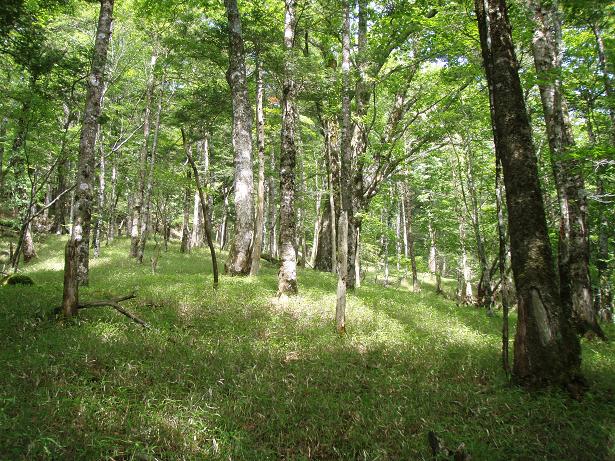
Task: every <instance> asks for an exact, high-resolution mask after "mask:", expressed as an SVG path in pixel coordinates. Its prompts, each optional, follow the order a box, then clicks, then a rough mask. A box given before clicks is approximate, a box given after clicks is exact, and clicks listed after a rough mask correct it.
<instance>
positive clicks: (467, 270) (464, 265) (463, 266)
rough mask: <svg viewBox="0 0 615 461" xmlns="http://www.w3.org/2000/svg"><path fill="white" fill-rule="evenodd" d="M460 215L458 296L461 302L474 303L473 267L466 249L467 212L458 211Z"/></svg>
mask: <svg viewBox="0 0 615 461" xmlns="http://www.w3.org/2000/svg"><path fill="white" fill-rule="evenodd" d="M457 214H458V217H459V243H460V245H461V257H460V259H461V261H460V264H459V266H460V267H459V281H460V283H459V287H458V290H457V297H458V299H459V302H460V303H461V304H473V303H474V294H473V292H472V268H471V267H470V264H469V263H468V252H467V249H466V229H465V227H466V224H465V213H464V212H463V211H460V210H458V211H457Z"/></svg>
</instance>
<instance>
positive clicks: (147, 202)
mask: <svg viewBox="0 0 615 461" xmlns="http://www.w3.org/2000/svg"><path fill="white" fill-rule="evenodd" d="M153 72H154V66H152V73H153ZM163 91H164V78H163V79H162V82H161V86H160V95H159V97H158V107H157V108H156V119H155V121H154V139H153V140H152V147H151V149H149V152H148V155H147V156H148V160H147V183H146V186H145V195H144V196H143V205H142V207H141V220H142V222H141V232H140V235H139V247H138V249H137V261H138V262H139V264H142V263H143V253H144V252H145V243H146V242H147V237H148V234H149V228H150V225H151V224H150V221H151V208H152V189H153V187H154V167H155V165H156V153H157V152H156V151H157V150H158V135H159V133H160V114H161V113H162V98H163V94H164V93H163Z"/></svg>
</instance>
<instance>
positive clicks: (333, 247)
mask: <svg viewBox="0 0 615 461" xmlns="http://www.w3.org/2000/svg"><path fill="white" fill-rule="evenodd" d="M322 131H323V134H324V144H325V165H326V167H327V189H328V191H327V199H328V200H327V202H325V205H324V207H322V225H321V226H320V235H319V237H318V248H317V251H316V258H315V260H314V268H315V269H318V270H321V271H324V272H327V271H329V272H331V273H333V274H335V273H336V270H337V269H336V258H337V227H336V226H337V216H338V212H339V209H340V206H339V197H340V190H339V155H338V149H337V147H336V145H337V143H336V140H335V139H336V138H337V135H336V133H337V130H336V124H334V122H332V121H330V120H327V119H324V120H323V121H322Z"/></svg>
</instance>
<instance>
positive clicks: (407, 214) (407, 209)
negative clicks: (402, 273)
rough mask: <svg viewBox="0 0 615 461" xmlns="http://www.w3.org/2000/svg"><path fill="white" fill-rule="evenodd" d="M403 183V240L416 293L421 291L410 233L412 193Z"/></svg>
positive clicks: (412, 237) (412, 233) (413, 288)
mask: <svg viewBox="0 0 615 461" xmlns="http://www.w3.org/2000/svg"><path fill="white" fill-rule="evenodd" d="M405 181H408V179H407V178H406V179H405V180H404V181H402V183H401V186H400V187H401V192H402V205H403V214H404V218H405V220H404V221H405V222H404V228H405V230H406V237H405V239H404V241H405V242H407V246H406V249H407V254H408V259H409V260H410V273H411V274H412V291H414V292H415V293H418V292H419V291H421V285H420V283H419V277H418V271H417V269H416V256H415V253H414V232H413V231H412V192H411V191H410V189H409V186H408V184H406V182H405Z"/></svg>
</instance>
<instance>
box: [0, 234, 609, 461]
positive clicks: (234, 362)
mask: <svg viewBox="0 0 615 461" xmlns="http://www.w3.org/2000/svg"><path fill="white" fill-rule="evenodd" d="M63 245H64V239H60V238H55V237H52V238H49V239H48V241H47V242H46V244H45V246H43V247H41V249H40V250H39V259H38V260H37V261H35V262H34V263H33V264H30V265H27V266H24V268H23V269H24V272H25V273H27V274H28V275H30V276H31V277H32V278H33V279H34V280H35V283H36V285H34V286H33V287H11V288H1V289H0V315H1V316H2V319H3V322H1V323H0V364H2V367H3V370H5V371H6V372H5V373H3V375H2V377H1V378H0V459H10V460H13V459H16V460H17V459H28V460H30V459H88V460H89V459H165V460H166V459H169V460H172V459H177V460H181V459H225V460H226V459H229V458H230V459H238V460H262V459H310V458H311V459H383V460H384V459H391V460H392V459H428V456H429V451H428V447H427V443H426V433H427V431H429V430H435V431H436V432H438V433H439V434H440V435H441V436H442V437H444V438H445V440H447V441H449V443H450V444H451V445H454V444H458V443H461V442H464V443H465V444H466V446H467V447H468V450H469V451H470V453H471V454H472V456H473V459H477V460H481V459H484V460H493V459H580V460H583V459H587V460H590V459H591V460H594V459H613V456H614V454H613V450H614V449H613V434H614V433H615V402H614V399H615V397H614V394H613V387H614V385H613V383H614V382H615V362H614V360H615V359H614V357H615V349H614V346H613V344H612V343H602V342H595V341H594V342H586V341H584V342H583V358H584V365H583V369H584V372H585V374H586V376H587V378H588V380H589V381H590V384H591V388H590V390H589V391H588V393H587V395H586V396H585V398H584V400H583V401H582V402H576V401H574V400H572V399H571V398H570V397H568V396H567V394H565V393H563V392H560V391H558V390H553V391H549V392H541V393H535V394H528V393H527V392H525V391H523V390H521V389H518V388H515V387H513V386H510V385H509V383H508V382H507V380H506V378H505V376H504V375H503V373H502V371H501V369H500V368H501V366H500V356H499V353H500V347H501V344H500V328H501V317H500V313H499V312H496V315H495V316H494V317H487V316H486V315H485V312H484V311H482V310H479V309H475V308H472V307H458V306H456V305H455V304H454V303H453V302H451V301H448V300H446V299H444V298H443V297H441V296H439V295H436V294H435V292H434V290H433V286H431V285H430V284H429V281H428V280H426V279H425V280H424V283H423V290H422V291H421V292H420V293H411V292H409V291H408V290H407V289H406V288H404V287H403V286H395V285H393V286H391V287H388V288H384V287H382V286H380V285H374V284H372V283H369V282H368V283H365V284H364V286H362V287H361V288H359V289H358V290H355V291H354V292H350V293H349V296H348V308H347V326H348V328H347V334H346V335H344V336H341V337H340V336H339V335H338V334H337V333H336V332H335V327H334V307H335V286H336V279H335V277H334V276H332V275H331V274H323V273H318V272H315V271H311V270H307V269H301V270H300V271H299V283H300V284H299V295H298V296H296V297H291V298H290V299H289V302H288V303H287V304H285V305H280V304H279V303H277V301H276V296H275V294H276V293H275V292H276V289H277V268H276V267H274V266H273V265H270V264H268V263H266V264H264V265H263V269H262V272H261V274H260V275H259V276H258V277H252V278H241V277H227V276H222V277H221V280H220V288H219V289H218V290H213V288H212V276H211V263H210V262H209V259H208V256H207V252H206V251H205V250H204V249H198V250H196V251H193V253H192V254H190V255H183V254H180V253H179V251H178V246H177V244H176V243H173V244H172V245H171V247H170V248H169V251H168V252H164V251H163V252H161V255H160V264H159V267H158V270H157V272H156V274H153V273H152V271H151V267H150V266H149V265H148V264H144V265H138V264H137V263H136V262H135V261H134V260H131V259H130V258H128V257H127V254H128V249H129V241H128V240H127V239H119V240H116V241H115V242H113V244H112V245H110V246H108V247H105V246H103V248H102V255H101V258H99V259H98V261H96V263H95V264H94V263H93V264H92V266H91V268H92V272H91V284H90V286H89V287H87V288H83V289H82V290H81V293H80V294H81V297H82V299H86V300H87V299H101V298H108V297H111V296H117V295H123V294H127V293H130V292H132V291H136V293H137V297H136V298H135V299H133V300H130V301H127V302H126V303H125V307H126V308H127V309H130V310H131V311H133V312H135V313H136V314H137V315H139V316H140V317H142V318H144V319H145V320H146V321H147V322H148V323H150V324H151V325H152V328H151V329H150V330H143V329H142V328H141V327H139V326H138V325H136V324H134V323H133V322H131V321H130V320H129V319H127V318H125V317H124V316H122V315H120V314H118V313H117V312H115V311H114V310H112V309H110V308H92V309H86V310H84V311H82V312H80V314H79V317H78V318H77V319H76V320H74V321H65V322H57V321H56V320H54V319H53V318H51V317H49V316H48V315H47V314H48V313H49V312H50V310H51V309H52V308H53V307H56V306H58V305H59V303H60V301H61V294H62V271H61V270H54V269H53V267H56V266H53V265H58V264H61V262H62V254H63V253H62V252H63ZM147 250H148V251H151V249H150V248H149V247H148V248H147ZM148 257H149V253H146V258H145V260H146V261H147V260H148ZM222 261H223V256H222V257H221V261H220V266H221V267H220V268H222ZM512 320H513V322H512V323H513V327H514V316H513V319H512ZM607 332H608V334H610V335H611V336H613V335H615V329H613V328H612V327H608V328H607ZM609 444H611V445H609Z"/></svg>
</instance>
